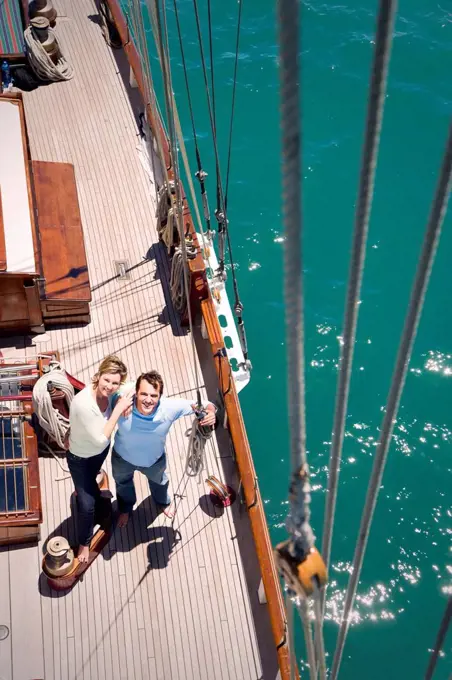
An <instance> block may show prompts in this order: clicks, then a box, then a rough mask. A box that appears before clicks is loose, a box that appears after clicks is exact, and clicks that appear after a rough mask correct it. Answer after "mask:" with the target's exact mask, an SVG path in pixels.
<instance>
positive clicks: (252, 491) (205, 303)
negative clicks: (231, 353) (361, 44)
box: [106, 0, 298, 680]
mask: <svg viewBox="0 0 452 680" xmlns="http://www.w3.org/2000/svg"><path fill="white" fill-rule="evenodd" d="M106 2H107V4H108V6H109V8H110V11H111V14H112V16H113V19H114V22H115V24H116V28H117V29H118V32H119V35H120V36H121V41H122V43H123V47H124V51H125V53H126V56H127V59H128V61H129V64H130V67H131V69H132V72H133V74H134V77H135V81H136V83H137V86H138V89H139V91H140V94H141V97H142V99H143V102H144V104H145V106H146V113H147V120H148V123H149V126H150V128H151V131H152V134H153V135H154V136H157V135H158V137H159V139H160V142H161V146H162V149H163V155H164V158H163V159H162V162H164V163H165V164H166V167H167V169H168V176H169V179H174V172H173V169H172V166H171V154H170V147H169V142H168V139H167V137H166V134H165V131H164V128H163V125H162V121H161V119H160V116H159V113H158V111H154V110H153V109H152V107H151V105H150V103H149V102H146V100H145V96H146V95H145V92H146V90H145V87H144V74H143V69H142V66H141V62H140V58H139V55H138V51H137V49H136V47H135V45H134V43H133V40H132V36H131V34H130V31H129V28H128V25H127V22H126V20H125V17H124V15H123V13H122V10H121V7H120V5H119V2H118V0H106ZM183 222H184V228H185V230H187V228H188V229H189V231H190V233H191V235H192V237H193V241H194V244H195V245H196V246H197V249H198V255H197V257H196V258H195V259H194V260H191V261H190V271H191V301H192V304H194V305H195V307H196V308H198V309H200V310H201V312H202V315H203V318H204V321H205V325H206V329H207V333H208V337H209V341H210V345H211V348H212V353H213V356H214V361H215V367H216V371H217V375H218V380H219V383H220V389H221V390H222V392H223V393H224V394H225V396H224V401H225V407H226V411H227V415H228V424H229V430H230V433H231V437H232V441H233V444H234V449H235V454H236V459H237V465H238V468H239V473H240V478H241V481H242V487H243V492H244V496H245V502H246V506H247V509H248V514H249V518H250V523H251V529H252V532H253V537H254V542H255V546H256V553H257V557H258V560H259V564H260V569H261V574H262V581H263V585H264V590H265V595H266V599H267V606H268V611H269V615H270V622H271V627H272V631H273V638H274V641H275V647H276V651H277V656H278V664H279V668H280V672H281V680H289V679H290V656H289V648H288V639H287V632H286V616H285V609H284V603H283V598H282V593H281V588H280V585H279V578H278V574H277V571H276V566H275V561H274V559H273V551H272V545H271V541H270V535H269V532H268V527H267V522H266V518H265V512H264V506H263V503H262V498H261V495H260V491H259V486H258V483H257V476H256V471H255V469H254V463H253V459H252V455H251V449H250V445H249V442H248V437H247V434H246V429H245V424H244V422H243V417H242V411H241V408H240V403H239V399H238V395H237V391H236V389H235V385H234V381H233V380H232V377H231V379H230V366H229V361H228V359H227V357H226V356H225V355H224V354H225V353H224V342H223V337H222V334H221V329H220V324H219V322H218V319H217V316H216V313H215V308H214V305H213V301H212V298H211V295H210V292H209V289H208V285H207V278H206V271H205V267H204V262H203V259H202V256H201V251H200V248H199V243H198V240H197V237H196V232H195V228H194V225H193V220H192V217H191V214H190V209H189V207H188V203H187V200H186V197H185V193H184V211H183ZM296 677H298V673H296Z"/></svg>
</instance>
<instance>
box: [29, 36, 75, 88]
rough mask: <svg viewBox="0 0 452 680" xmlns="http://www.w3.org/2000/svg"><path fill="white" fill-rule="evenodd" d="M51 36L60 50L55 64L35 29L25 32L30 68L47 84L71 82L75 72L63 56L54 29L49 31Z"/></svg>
mask: <svg viewBox="0 0 452 680" xmlns="http://www.w3.org/2000/svg"><path fill="white" fill-rule="evenodd" d="M48 32H49V34H50V35H51V36H52V37H53V39H54V41H55V45H56V47H57V48H58V57H57V60H56V63H54V62H53V61H52V59H51V57H50V56H49V54H48V53H47V52H46V50H45V48H44V47H43V45H42V43H41V42H40V40H39V39H38V38H37V36H36V34H35V33H34V31H33V27H32V26H29V27H28V28H26V29H25V31H24V39H25V45H26V52H27V57H28V61H29V62H30V66H31V68H32V69H33V71H34V72H35V74H36V75H37V76H38V78H40V79H41V80H44V81H45V82H47V81H50V82H58V81H60V80H70V79H71V78H72V77H73V76H74V70H73V68H72V66H71V64H69V62H68V61H67V60H66V58H65V57H64V56H63V55H62V53H61V50H60V47H59V43H58V40H57V38H56V34H55V31H54V30H53V29H52V28H49V29H48Z"/></svg>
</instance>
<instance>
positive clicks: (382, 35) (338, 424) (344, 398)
mask: <svg viewBox="0 0 452 680" xmlns="http://www.w3.org/2000/svg"><path fill="white" fill-rule="evenodd" d="M396 6H397V2H396V0H381V2H380V8H379V14H378V20H377V31H376V38H375V53H374V62H373V67H372V75H371V84H370V92H369V103H368V111H367V123H366V132H365V139H364V146H363V154H362V161H361V173H360V180H359V189H358V201H357V205H356V213H355V230H354V235H353V247H352V256H351V261H350V273H349V281H348V290H347V298H346V307H345V314H344V326H343V340H342V348H341V358H340V361H339V376H338V381H337V391H336V406H335V414H334V425H333V434H332V440H331V453H330V463H329V472H328V489H327V494H326V501H325V517H324V524H323V538H322V557H323V559H324V561H325V564H326V567H327V569H328V567H329V564H330V555H331V542H332V537H333V529H334V514H335V509H336V499H337V488H338V482H339V467H340V463H341V457H342V447H343V442H344V432H345V419H346V416H347V407H348V397H349V392H350V382H351V375H352V366H353V354H354V347H355V338H356V327H357V323H358V311H359V299H360V292H361V284H362V278H363V270H364V262H365V256H366V243H367V234H368V227H369V218H370V211H371V206H372V199H373V193H374V182H375V169H376V164H377V155H378V147H379V143H380V133H381V126H382V120H383V109H384V102H385V93H386V82H387V74H388V65H389V57H390V52H391V43H392V32H393V26H394V17H395V12H396ZM324 597H325V591H323V593H322V608H323V609H324Z"/></svg>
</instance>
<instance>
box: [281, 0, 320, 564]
mask: <svg viewBox="0 0 452 680" xmlns="http://www.w3.org/2000/svg"><path fill="white" fill-rule="evenodd" d="M278 10H279V26H280V36H279V44H280V79H281V128H282V177H283V210H284V215H283V221H284V231H285V240H284V303H285V308H286V347H287V366H288V371H287V382H288V410H289V428H290V460H291V480H292V481H291V491H290V494H289V499H290V512H289V516H288V518H287V528H288V531H289V533H290V534H292V535H293V536H294V537H295V538H296V542H297V544H298V547H299V549H300V552H302V553H304V554H307V553H308V552H309V550H310V548H311V547H312V546H313V545H314V534H313V532H312V529H311V527H310V524H309V518H310V514H311V513H310V507H309V505H310V496H309V473H308V466H307V460H306V408H305V404H306V389H305V370H304V316H303V263H302V251H301V245H302V212H301V113H300V81H299V73H300V71H299V36H298V31H299V0H279V2H278ZM300 474H302V475H303V477H304V481H305V483H303V482H301V483H298V480H300V481H301V478H300ZM294 480H295V483H294Z"/></svg>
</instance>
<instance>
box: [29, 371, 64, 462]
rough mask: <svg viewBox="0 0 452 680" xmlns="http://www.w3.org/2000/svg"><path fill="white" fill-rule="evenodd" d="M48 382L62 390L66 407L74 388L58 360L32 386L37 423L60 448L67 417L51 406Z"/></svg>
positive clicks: (62, 446)
mask: <svg viewBox="0 0 452 680" xmlns="http://www.w3.org/2000/svg"><path fill="white" fill-rule="evenodd" d="M49 383H52V386H53V387H55V388H56V389H58V390H61V392H63V394H64V396H65V399H66V403H67V405H68V408H69V407H70V405H71V402H72V400H73V398H74V388H73V387H72V385H71V383H70V382H69V380H68V378H67V376H66V373H65V372H64V371H63V370H62V369H61V366H60V364H59V363H58V362H52V364H51V365H50V371H49V372H48V373H46V374H45V375H42V376H41V377H40V378H39V379H38V380H37V381H36V383H35V386H34V387H33V410H34V412H35V413H36V415H37V417H38V421H39V424H40V426H41V427H42V429H43V430H44V431H45V432H47V434H48V435H49V437H50V438H51V439H53V441H55V442H56V443H57V444H58V446H59V447H60V449H64V448H65V445H64V440H65V437H66V435H67V432H68V430H69V419H68V418H66V417H65V416H63V414H62V413H60V412H59V411H58V409H56V408H55V407H54V406H53V404H52V397H51V395H50V393H49V389H48V385H49Z"/></svg>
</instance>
